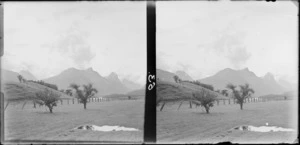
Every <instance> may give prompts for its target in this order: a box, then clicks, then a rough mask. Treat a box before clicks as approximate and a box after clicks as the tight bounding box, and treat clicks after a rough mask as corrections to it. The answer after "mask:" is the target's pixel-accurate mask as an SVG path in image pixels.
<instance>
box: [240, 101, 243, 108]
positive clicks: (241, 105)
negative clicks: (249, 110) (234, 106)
mask: <svg viewBox="0 0 300 145" xmlns="http://www.w3.org/2000/svg"><path fill="white" fill-rule="evenodd" d="M240 107H241V110H243V102H241V103H240Z"/></svg>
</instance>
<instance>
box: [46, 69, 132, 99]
mask: <svg viewBox="0 0 300 145" xmlns="http://www.w3.org/2000/svg"><path fill="white" fill-rule="evenodd" d="M44 81H45V82H49V83H53V84H56V85H57V86H58V87H59V89H67V88H69V86H70V84H71V83H76V84H79V85H83V84H88V83H92V84H93V85H94V87H95V88H96V89H97V90H98V95H107V94H113V93H117V94H119V93H126V92H128V91H129V89H128V88H127V87H126V86H125V85H124V84H122V82H121V81H120V80H119V78H118V75H117V74H116V73H111V74H110V75H109V76H107V77H103V76H101V75H100V74H99V73H98V72H96V71H94V70H93V69H92V68H89V69H86V70H78V69H75V68H69V69H67V70H65V71H63V72H61V73H60V74H58V75H56V76H53V77H51V78H48V79H45V80H44Z"/></svg>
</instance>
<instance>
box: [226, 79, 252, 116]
mask: <svg viewBox="0 0 300 145" xmlns="http://www.w3.org/2000/svg"><path fill="white" fill-rule="evenodd" d="M226 87H227V88H228V89H230V90H232V93H233V97H234V98H235V99H237V103H238V104H240V109H241V110H243V104H244V101H245V99H246V98H248V97H250V96H251V94H253V93H254V90H253V89H252V88H250V87H249V84H247V83H246V84H245V85H240V86H239V87H240V90H236V86H235V85H233V84H227V86H226Z"/></svg>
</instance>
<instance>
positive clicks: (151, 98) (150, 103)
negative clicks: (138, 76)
mask: <svg viewBox="0 0 300 145" xmlns="http://www.w3.org/2000/svg"><path fill="white" fill-rule="evenodd" d="M149 75H151V76H154V77H155V76H156V7H155V1H147V78H146V79H147V84H146V98H145V101H146V102H145V117H144V119H145V120H144V142H146V143H149V142H151V143H155V142H156V78H154V80H153V81H151V82H150V81H149V80H148V77H149ZM149 85H154V87H153V88H152V89H151V90H149V89H148V86H149Z"/></svg>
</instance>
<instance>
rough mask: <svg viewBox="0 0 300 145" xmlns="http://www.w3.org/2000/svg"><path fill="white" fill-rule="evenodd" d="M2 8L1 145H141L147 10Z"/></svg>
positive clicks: (140, 5) (114, 5) (102, 5)
mask: <svg viewBox="0 0 300 145" xmlns="http://www.w3.org/2000/svg"><path fill="white" fill-rule="evenodd" d="M2 6H3V9H4V12H3V13H4V14H3V17H4V18H3V21H4V22H3V23H4V55H3V56H2V57H1V93H3V94H4V102H2V103H3V105H4V107H3V108H4V110H3V112H4V120H3V122H4V128H2V129H3V130H4V131H3V132H4V141H5V142H10V141H18V142H23V141H27V142H30V141H33V142H34V141H50V142H51V141H71V142H72V141H74V142H76V141H84V142H89V141H94V142H109V143H114V142H123V143H124V142H125V143H126V142H132V143H134V142H137V143H142V142H143V130H144V105H145V83H146V67H147V66H146V61H147V59H146V49H147V48H146V2H143V1H141V2H125V1H124V2H120V1H119V2H109V1H98V2H79V1H77V2H3V3H2ZM1 111H2V110H1ZM1 123H2V121H1Z"/></svg>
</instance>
